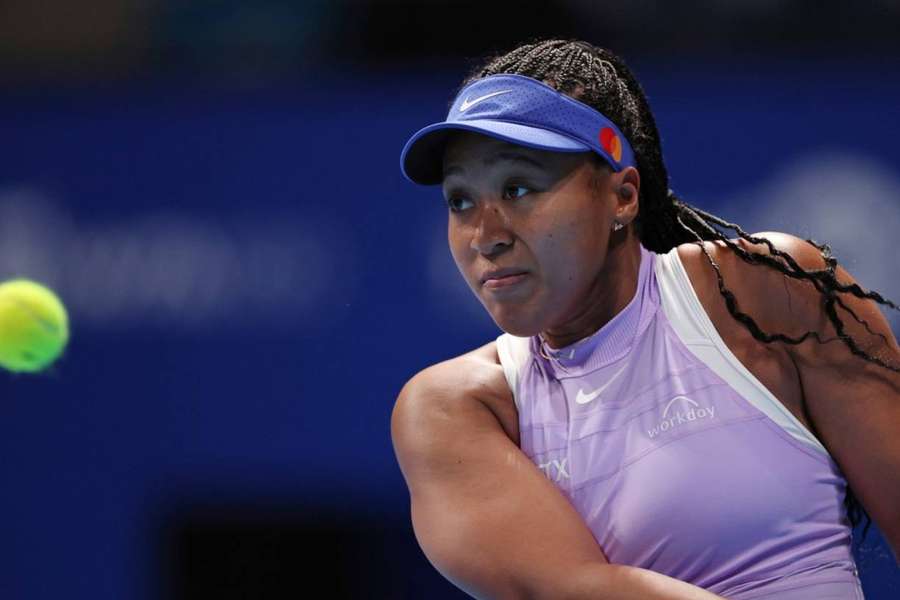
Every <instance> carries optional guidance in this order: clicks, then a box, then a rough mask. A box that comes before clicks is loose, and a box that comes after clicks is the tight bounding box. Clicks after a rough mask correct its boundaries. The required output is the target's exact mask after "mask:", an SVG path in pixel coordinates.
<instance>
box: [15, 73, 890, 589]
mask: <svg viewBox="0 0 900 600" xmlns="http://www.w3.org/2000/svg"><path fill="white" fill-rule="evenodd" d="M896 67H897V65H896V64H895V65H875V66H864V65H862V64H856V63H849V62H848V63H843V64H810V63H803V62H800V61H791V62H785V63H781V64H775V65H773V64H761V63H760V64H737V65H734V64H732V65H707V66H704V67H698V66H697V65H696V64H692V65H691V66H690V67H686V66H682V65H678V64H665V63H659V64H646V65H637V71H638V74H639V76H640V77H641V79H642V82H643V84H644V87H645V89H646V90H647V92H648V94H649V96H650V99H651V103H652V104H653V106H654V108H655V111H656V114H657V121H658V124H659V126H660V129H661V131H662V134H663V139H664V146H665V151H666V156H667V161H668V165H669V168H670V172H671V174H672V180H673V181H672V186H673V187H674V188H675V190H676V191H678V192H679V193H680V195H682V196H683V197H684V198H686V199H687V200H688V201H690V202H692V203H695V204H699V205H700V206H702V207H704V208H706V209H708V210H711V211H713V212H716V211H721V212H722V214H723V216H726V217H727V218H730V219H732V220H737V221H738V222H742V223H749V224H748V225H747V226H748V228H751V229H754V230H760V229H780V230H787V231H791V232H794V233H798V232H806V231H809V232H811V234H812V235H813V236H814V237H816V238H817V239H819V240H820V241H828V240H832V241H833V242H834V245H835V249H836V251H837V254H838V256H839V257H841V258H847V259H848V260H847V261H845V262H847V264H848V265H849V268H850V270H851V272H853V273H854V274H857V275H858V276H859V277H860V279H861V280H862V282H863V283H864V284H865V285H869V286H871V287H875V288H877V289H880V290H882V291H884V292H885V293H887V294H888V295H892V296H893V297H895V298H897V297H900V289H898V287H897V286H898V285H900V284H898V282H897V277H896V270H895V268H896V261H897V258H898V255H897V250H896V246H895V245H894V244H893V243H888V242H887V241H886V240H892V237H893V234H894V232H895V231H896V229H895V228H894V226H895V225H896V224H900V154H898V152H897V151H896V147H897V140H898V139H900V111H898V106H900V78H898V77H892V78H889V79H886V78H885V75H884V74H885V73H897V72H900V71H898V70H897V68H896ZM456 78H457V74H437V75H435V74H430V75H428V76H427V77H422V75H421V74H419V73H408V74H406V75H404V76H399V75H392V76H382V77H379V76H375V75H372V74H356V75H354V74H343V75H334V74H332V75H323V76H322V77H321V78H319V79H317V80H315V81H311V80H307V81H305V82H302V83H301V82H289V83H285V84H283V85H277V86H276V85H269V86H265V87H245V88H240V87H237V86H227V87H223V86H219V87H217V86H213V85H200V84H192V83H191V82H185V81H165V82H145V83H141V84H128V85H120V86H116V87H97V88H79V89H64V90H63V89H49V90H37V89H35V90H31V91H28V92H22V91H19V92H15V93H13V94H7V95H5V96H4V97H3V99H0V133H2V139H3V149H2V150H0V156H2V161H0V279H5V278H8V277H12V276H15V275H24V276H29V277H33V278H35V279H39V280H42V281H45V282H47V283H49V284H51V285H53V286H54V287H56V289H58V290H59V292H60V294H61V295H62V297H63V299H64V300H65V301H66V302H67V304H68V305H69V307H70V309H71V312H72V315H71V318H72V342H71V345H70V347H69V348H68V351H67V353H66V355H65V357H64V358H63V360H61V361H60V362H59V363H58V365H57V366H56V367H54V368H53V369H52V370H51V371H50V372H48V373H47V374H44V375H41V376H11V375H9V374H5V373H0V478H2V479H0V482H2V483H0V490H2V492H0V520H2V523H3V526H2V528H0V532H2V538H3V540H4V541H3V543H2V544H0V554H2V560H0V596H2V597H4V598H29V599H38V598H48V599H49V598H59V597H63V596H65V597H67V598H101V597H108V598H132V599H136V600H140V599H144V598H159V597H172V595H173V594H174V593H175V592H173V591H172V590H174V589H175V588H176V587H179V586H180V587H181V588H184V589H187V588H189V587H190V586H191V585H194V586H200V585H202V583H200V582H201V580H203V581H205V580H204V579H203V578H204V577H207V578H211V579H215V578H216V577H221V578H222V579H221V581H220V583H221V584H222V585H224V586H226V587H227V586H228V582H229V581H231V582H232V583H234V581H233V580H229V579H228V577H229V576H231V577H236V576H235V575H234V569H235V568H236V567H234V566H233V565H232V568H231V569H230V570H228V573H222V569H220V568H217V567H216V566H215V564H213V563H212V562H211V563H209V564H205V565H198V564H193V563H189V562H186V561H187V559H185V558H184V554H185V552H186V550H185V548H195V549H197V548H202V549H206V550H210V551H211V552H213V554H215V551H216V550H217V549H218V551H220V552H224V551H222V544H224V543H227V542H222V540H228V539H234V535H238V533H240V532H244V533H246V536H245V538H244V539H245V541H244V542H243V544H244V545H243V546H242V548H240V549H238V550H235V551H234V552H233V553H232V554H229V555H228V556H230V558H229V560H232V561H236V563H237V564H244V565H245V566H246V564H247V561H251V562H252V561H253V560H257V561H260V560H263V559H261V558H259V557H260V556H263V557H266V558H265V560H268V561H270V562H271V563H272V564H279V561H280V562H281V563H283V564H291V561H297V562H300V561H301V559H300V555H301V554H302V552H301V550H302V549H304V548H305V546H304V544H306V543H309V541H310V540H315V542H314V543H315V545H316V547H321V549H322V550H321V553H322V555H323V556H332V555H334V556H335V557H336V558H334V559H333V560H332V561H331V562H328V561H324V562H323V563H322V564H323V565H325V564H336V565H339V569H335V571H339V570H343V571H346V572H348V573H350V574H351V575H350V576H348V579H350V580H353V582H352V583H347V582H346V581H344V583H340V581H343V579H342V578H341V577H340V575H339V574H338V575H337V576H335V575H329V576H323V579H322V581H320V582H319V583H320V584H322V585H324V586H326V587H327V586H335V587H334V588H333V589H340V590H344V591H342V592H341V593H345V592H346V593H347V594H354V595H359V594H364V592H363V591H361V590H364V589H366V590H368V591H367V592H365V595H369V596H370V597H409V598H414V597H442V596H440V594H442V593H443V594H446V597H458V595H457V594H456V593H454V592H451V591H448V590H449V585H447V584H444V583H443V582H442V580H441V579H440V577H439V576H438V575H436V574H435V573H433V572H432V571H431V570H430V567H428V565H427V563H426V562H425V561H424V559H423V558H422V557H421V555H420V554H419V553H418V551H417V550H416V548H415V545H414V541H413V540H412V538H411V534H410V530H409V526H408V517H407V513H406V511H407V508H408V505H407V495H406V488H405V486H404V484H403V480H402V477H401V475H400V473H399V470H398V469H397V467H396V463H395V461H394V456H393V452H392V449H391V444H390V436H389V415H390V410H391V406H392V403H393V400H394V397H395V396H396V394H397V392H398V391H399V389H400V387H401V386H402V385H403V383H404V382H405V381H406V379H408V378H409V377H410V376H411V375H412V374H413V373H415V372H416V371H417V370H419V369H421V368H423V367H425V366H426V365H428V364H431V363H433V362H435V361H438V360H441V359H444V358H447V357H450V356H453V355H456V354H459V353H461V352H464V351H466V350H469V349H471V348H473V347H475V346H477V345H481V344H483V343H485V342H486V341H488V340H489V339H490V338H491V337H492V336H496V335H497V334H498V333H499V330H498V329H497V328H496V327H495V326H494V325H493V323H492V322H491V321H490V319H489V318H488V317H487V316H486V315H485V314H483V311H482V310H481V308H480V306H479V305H478V304H477V302H476V301H475V300H474V298H472V297H470V294H469V292H468V290H467V289H465V288H464V285H463V284H462V282H461V280H460V278H459V276H458V274H457V272H456V271H455V267H454V266H453V264H452V262H451V261H450V258H449V254H448V252H447V251H446V248H445V243H446V242H445V239H444V236H445V231H444V227H445V219H446V216H445V209H444V208H443V205H442V201H441V197H440V193H439V191H438V190H437V189H424V188H415V187H414V186H412V185H410V184H408V183H406V182H405V180H403V179H402V177H401V175H400V173H399V170H398V155H399V151H400V148H401V147H402V145H403V142H404V141H405V139H406V137H407V136H408V135H409V134H410V133H412V132H413V131H414V130H415V129H417V128H418V127H421V126H423V125H425V124H427V123H429V122H432V121H435V120H438V119H440V118H441V116H442V114H443V112H444V111H445V109H446V106H447V101H448V100H449V96H450V94H451V93H452V90H453V89H454V86H455V85H456ZM848 190H849V192H848ZM857 190H858V193H857ZM810 202H812V203H813V204H812V205H810V204H809V203H810ZM792 207H794V208H792ZM770 217H771V218H770ZM885 252H887V253H888V254H887V255H885ZM893 322H894V323H895V325H896V324H897V321H896V320H895V321H893ZM895 328H896V327H895ZM848 401H852V399H849V398H848ZM229 532H231V533H232V534H234V535H233V536H232V537H229ZM235 532H237V533H235ZM248 532H249V533H248ZM278 532H281V537H280V538H279V537H278ZM217 536H218V537H217ZM335 540H340V543H337V542H335ZM870 540H873V541H874V544H875V545H876V548H877V547H878V544H879V538H878V534H877V532H874V533H870ZM342 549H343V550H342ZM884 551H885V550H884V546H883V545H882V546H880V550H877V549H876V550H874V551H872V552H870V553H868V554H867V555H866V556H867V557H869V558H866V559H865V560H866V562H865V564H864V565H863V577H864V583H865V584H866V589H867V593H868V597H869V598H871V599H874V600H878V599H883V600H886V599H887V598H889V597H895V596H893V595H892V594H896V593H897V590H898V589H900V588H898V584H897V579H898V578H897V574H896V568H895V567H894V566H893V565H892V564H891V562H890V559H888V558H886V557H883V556H882V557H879V556H878V553H879V552H881V553H883V552H884ZM334 553H337V554H334ZM223 555H224V554H223ZM211 556H212V555H211ZM253 557H256V558H253ZM873 557H874V558H873ZM220 558H222V557H221V556H220ZM210 560H213V559H210ZM223 560H225V559H223ZM246 568H248V569H249V568H250V567H246ZM322 569H323V571H322V572H323V573H325V572H326V571H327V569H325V567H324V566H323V567H322ZM229 573H230V575H229ZM379 573H380V575H379ZM191 574H193V575H191ZM191 577H194V578H195V579H191ZM334 577H337V579H334ZM361 581H363V582H366V583H367V585H369V586H370V587H365V586H363V585H362V583H360V582H361ZM304 584H305V585H316V582H313V581H306V582H304ZM341 586H345V587H341ZM346 586H350V587H346ZM192 589H200V588H199V587H197V588H192ZM348 590H349V591H348ZM437 590H444V591H443V592H439V591H437ZM892 590H893V591H892ZM184 593H185V594H186V592H184ZM184 597H187V595H185V596H184ZM192 597H197V594H194V595H193V596H192ZM220 597H221V596H220Z"/></svg>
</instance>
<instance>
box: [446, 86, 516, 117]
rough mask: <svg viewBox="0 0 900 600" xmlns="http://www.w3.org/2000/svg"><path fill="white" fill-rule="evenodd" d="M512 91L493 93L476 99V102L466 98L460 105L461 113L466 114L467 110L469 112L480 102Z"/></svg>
mask: <svg viewBox="0 0 900 600" xmlns="http://www.w3.org/2000/svg"><path fill="white" fill-rule="evenodd" d="M511 91H512V90H501V91H499V92H491V93H490V94H485V95H484V96H481V97H479V98H475V99H474V100H469V99H468V98H466V99H465V100H463V103H462V104H460V105H459V112H466V111H467V110H469V109H470V108H472V107H473V106H475V105H476V104H478V103H479V102H482V101H483V100H487V99H488V98H493V97H494V96H499V95H500V94H508V93H510V92H511Z"/></svg>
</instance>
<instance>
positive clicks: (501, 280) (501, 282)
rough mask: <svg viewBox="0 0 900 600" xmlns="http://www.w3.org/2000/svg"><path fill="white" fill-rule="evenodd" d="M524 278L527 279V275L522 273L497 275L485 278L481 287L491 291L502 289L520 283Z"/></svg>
mask: <svg viewBox="0 0 900 600" xmlns="http://www.w3.org/2000/svg"><path fill="white" fill-rule="evenodd" d="M526 277H528V273H525V272H524V271H519V272H510V273H498V274H494V275H488V276H486V277H485V278H484V280H483V281H482V284H481V285H482V286H483V287H485V288H487V289H491V290H497V289H503V288H508V287H511V286H514V285H516V284H517V283H520V282H521V281H522V280H524V279H525V278H526Z"/></svg>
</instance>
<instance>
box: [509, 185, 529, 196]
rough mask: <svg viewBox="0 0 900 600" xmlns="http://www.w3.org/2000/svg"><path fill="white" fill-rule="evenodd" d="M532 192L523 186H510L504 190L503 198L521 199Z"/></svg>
mask: <svg viewBox="0 0 900 600" xmlns="http://www.w3.org/2000/svg"><path fill="white" fill-rule="evenodd" d="M530 191H531V190H530V189H528V188H527V187H524V186H521V185H508V186H506V187H505V188H503V196H504V197H505V198H521V197H522V196H524V195H525V194H527V193H528V192H530Z"/></svg>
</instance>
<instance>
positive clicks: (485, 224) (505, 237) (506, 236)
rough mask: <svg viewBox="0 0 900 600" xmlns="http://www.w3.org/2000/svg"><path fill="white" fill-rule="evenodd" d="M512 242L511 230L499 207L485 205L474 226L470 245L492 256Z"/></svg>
mask: <svg viewBox="0 0 900 600" xmlns="http://www.w3.org/2000/svg"><path fill="white" fill-rule="evenodd" d="M512 243H513V236H512V232H511V231H510V229H509V224H508V223H507V222H506V217H505V216H504V215H503V213H502V212H501V211H500V209H499V207H497V206H491V205H485V206H484V207H483V208H482V210H481V214H480V215H479V218H478V223H477V225H476V226H475V232H474V234H473V235H472V241H471V243H470V247H471V248H472V249H473V250H475V251H477V252H479V253H481V254H483V255H485V256H493V255H495V254H497V253H499V252H502V251H503V249H505V248H507V247H509V246H511V245H512Z"/></svg>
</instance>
